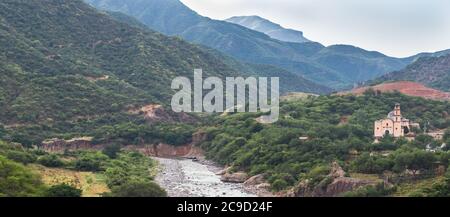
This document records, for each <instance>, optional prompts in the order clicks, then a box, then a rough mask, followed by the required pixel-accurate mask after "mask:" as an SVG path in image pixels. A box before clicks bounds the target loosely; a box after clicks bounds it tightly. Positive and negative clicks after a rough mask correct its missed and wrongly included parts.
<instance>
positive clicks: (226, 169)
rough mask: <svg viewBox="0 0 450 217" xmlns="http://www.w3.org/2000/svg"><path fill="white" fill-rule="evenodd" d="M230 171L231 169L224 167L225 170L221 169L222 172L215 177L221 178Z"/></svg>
mask: <svg viewBox="0 0 450 217" xmlns="http://www.w3.org/2000/svg"><path fill="white" fill-rule="evenodd" d="M230 170H231V167H225V169H223V170H221V171H219V172H217V173H216V175H218V176H223V175H225V174H227V173H228V171H230Z"/></svg>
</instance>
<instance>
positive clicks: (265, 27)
mask: <svg viewBox="0 0 450 217" xmlns="http://www.w3.org/2000/svg"><path fill="white" fill-rule="evenodd" d="M225 21H227V22H230V23H234V24H238V25H241V26H244V27H247V28H249V29H252V30H255V31H258V32H262V33H264V34H266V35H268V36H270V37H271V38H273V39H277V40H280V41H285V42H295V43H304V42H310V40H308V39H307V38H305V37H304V36H303V32H301V31H297V30H293V29H285V28H283V27H282V26H281V25H279V24H276V23H273V22H270V21H269V20H266V19H264V18H262V17H259V16H235V17H231V18H228V19H226V20H225Z"/></svg>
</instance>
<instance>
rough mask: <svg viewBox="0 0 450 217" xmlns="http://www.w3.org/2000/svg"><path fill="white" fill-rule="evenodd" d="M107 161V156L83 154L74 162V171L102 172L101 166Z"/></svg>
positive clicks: (90, 153)
mask: <svg viewBox="0 0 450 217" xmlns="http://www.w3.org/2000/svg"><path fill="white" fill-rule="evenodd" d="M107 160H108V156H106V155H104V154H102V153H100V152H88V153H84V154H82V155H81V156H80V157H79V158H78V159H77V160H76V161H75V169H77V170H80V171H92V172H98V171H103V170H104V167H103V165H104V164H105V162H106V161H107Z"/></svg>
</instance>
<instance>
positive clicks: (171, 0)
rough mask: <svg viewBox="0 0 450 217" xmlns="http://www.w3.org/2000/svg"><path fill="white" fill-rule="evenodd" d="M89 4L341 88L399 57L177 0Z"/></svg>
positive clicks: (400, 63)
mask: <svg viewBox="0 0 450 217" xmlns="http://www.w3.org/2000/svg"><path fill="white" fill-rule="evenodd" d="M86 2H88V3H90V4H91V5H93V6H95V7H97V8H99V9H101V10H109V11H120V12H123V13H125V14H127V15H130V16H133V17H135V18H136V19H138V20H139V21H141V22H142V23H144V24H145V25H147V26H148V27H150V28H151V29H154V30H156V31H159V32H161V33H164V34H167V35H177V36H181V37H182V38H184V39H186V40H188V41H190V42H194V43H198V44H202V45H205V46H208V47H211V48H214V49H217V50H219V51H222V52H224V53H225V54H228V55H230V56H233V57H235V58H237V59H238V60H240V61H244V62H251V63H256V64H264V65H274V66H277V67H280V68H283V69H285V70H287V71H290V72H293V73H296V74H299V75H302V76H303V77H305V78H306V79H308V80H311V81H313V82H316V83H319V84H322V85H325V86H328V87H331V88H335V89H339V88H345V87H348V86H352V85H353V84H354V83H358V82H361V81H366V80H370V79H373V78H375V77H378V76H381V75H383V74H385V73H387V72H391V71H395V70H400V69H402V68H403V67H405V66H406V65H407V64H409V63H410V61H412V60H413V59H399V58H392V57H388V56H385V55H383V54H381V53H378V52H371V51H366V50H363V49H360V48H357V47H354V46H348V45H338V46H330V47H325V46H323V45H321V44H319V43H313V42H308V43H291V42H283V41H279V40H276V39H272V38H270V37H269V36H268V35H266V34H264V33H261V32H258V31H254V30H251V29H248V28H245V27H243V26H240V25H236V24H232V23H229V22H226V21H219V20H213V19H210V18H207V17H203V16H201V15H199V14H197V13H196V12H195V11H193V10H191V9H189V8H188V7H186V6H185V5H184V4H183V3H181V2H180V1H179V0H147V1H140V0H86Z"/></svg>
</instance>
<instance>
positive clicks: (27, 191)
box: [0, 156, 44, 197]
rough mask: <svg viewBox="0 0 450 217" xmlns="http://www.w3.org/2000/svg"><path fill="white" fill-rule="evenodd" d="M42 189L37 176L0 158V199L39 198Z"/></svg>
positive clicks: (21, 166) (14, 163) (16, 164)
mask: <svg viewBox="0 0 450 217" xmlns="http://www.w3.org/2000/svg"><path fill="white" fill-rule="evenodd" d="M43 187H44V185H43V184H42V182H41V178H40V177H39V175H37V174H35V173H33V172H31V171H30V170H29V169H28V168H26V167H24V166H23V165H21V164H19V163H16V162H13V161H11V160H8V159H6V158H5V157H4V156H0V197H2V196H3V197H29V196H39V195H41V194H42V190H43Z"/></svg>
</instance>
